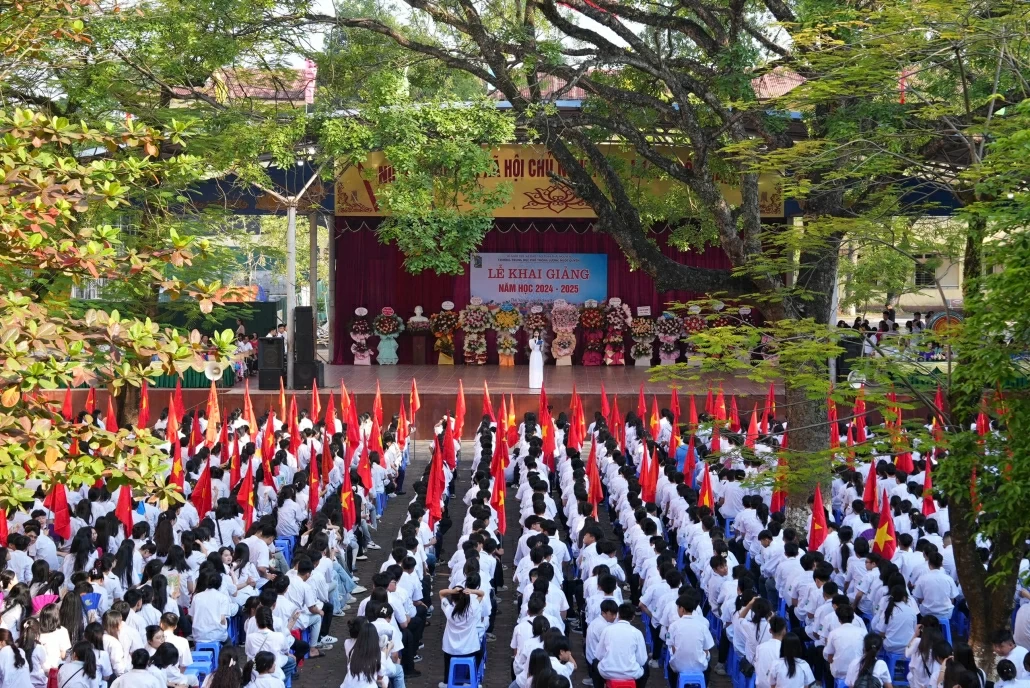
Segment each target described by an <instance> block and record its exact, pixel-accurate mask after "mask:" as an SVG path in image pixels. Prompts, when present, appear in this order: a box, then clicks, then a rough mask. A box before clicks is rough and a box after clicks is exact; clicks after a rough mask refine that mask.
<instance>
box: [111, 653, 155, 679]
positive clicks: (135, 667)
mask: <svg viewBox="0 0 1030 688" xmlns="http://www.w3.org/2000/svg"><path fill="white" fill-rule="evenodd" d="M148 666H150V653H149V652H147V651H146V650H136V651H135V652H133V653H132V669H130V670H129V671H127V672H125V673H124V674H122V675H121V676H120V677H118V678H116V679H115V681H114V683H112V684H111V688H166V686H167V685H168V684H167V683H165V684H162V683H161V679H159V678H157V676H155V675H154V674H153V673H151V672H150V671H148V670H147V667H148Z"/></svg>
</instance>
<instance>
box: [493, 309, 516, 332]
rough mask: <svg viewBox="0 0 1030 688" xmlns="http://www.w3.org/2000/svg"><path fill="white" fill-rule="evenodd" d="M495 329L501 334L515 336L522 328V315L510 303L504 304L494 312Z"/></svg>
mask: <svg viewBox="0 0 1030 688" xmlns="http://www.w3.org/2000/svg"><path fill="white" fill-rule="evenodd" d="M494 327H495V328H496V329H497V331H499V332H510V333H511V334H515V333H516V332H518V329H519V328H520V327H522V313H520V312H519V310H518V309H517V308H515V306H513V305H511V304H510V303H505V304H502V305H501V307H500V308H498V309H497V310H496V311H495V312H494Z"/></svg>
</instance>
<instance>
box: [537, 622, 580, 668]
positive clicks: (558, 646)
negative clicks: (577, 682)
mask: <svg viewBox="0 0 1030 688" xmlns="http://www.w3.org/2000/svg"><path fill="white" fill-rule="evenodd" d="M544 636H545V638H544V649H545V650H546V651H547V654H548V655H550V657H551V668H552V669H553V670H554V672H555V673H556V674H558V675H559V676H564V677H565V678H567V679H569V680H570V681H571V680H572V672H573V671H575V670H576V660H575V659H574V658H573V656H572V646H571V645H570V644H569V639H568V638H567V637H565V636H564V635H562V634H561V633H559V632H558V631H557V630H556V629H553V628H552V629H551V630H549V631H547V632H546V633H545V634H544Z"/></svg>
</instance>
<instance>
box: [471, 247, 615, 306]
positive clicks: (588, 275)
mask: <svg viewBox="0 0 1030 688" xmlns="http://www.w3.org/2000/svg"><path fill="white" fill-rule="evenodd" d="M469 270H470V282H471V284H470V292H471V295H472V296H478V297H479V298H481V299H483V303H504V302H505V301H510V302H511V303H513V304H525V303H533V302H550V301H554V300H556V299H565V300H566V301H568V302H569V303H583V302H584V301H589V300H591V299H593V300H595V301H604V300H605V299H607V298H608V255H607V254H604V253H474V254H472V257H471V260H470V261H469Z"/></svg>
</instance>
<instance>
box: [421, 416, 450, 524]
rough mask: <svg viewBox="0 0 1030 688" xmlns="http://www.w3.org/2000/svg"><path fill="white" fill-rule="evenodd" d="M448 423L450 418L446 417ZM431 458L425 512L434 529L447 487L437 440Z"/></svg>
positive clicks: (440, 450) (438, 519)
mask: <svg viewBox="0 0 1030 688" xmlns="http://www.w3.org/2000/svg"><path fill="white" fill-rule="evenodd" d="M447 422H448V423H450V419H449V418H448V419H447ZM433 446H434V447H435V449H434V450H433V458H432V460H431V462H430V464H429V484H428V485H427V486H426V512H427V514H428V516H429V529H430V530H435V528H436V524H437V523H438V522H439V521H440V518H441V516H442V515H443V505H442V504H441V500H442V499H443V493H444V490H445V489H446V488H447V480H446V478H445V477H444V473H443V461H444V459H443V451H442V448H441V447H440V444H439V442H433Z"/></svg>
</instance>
